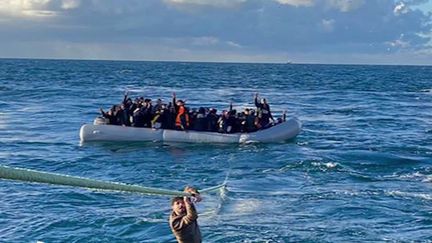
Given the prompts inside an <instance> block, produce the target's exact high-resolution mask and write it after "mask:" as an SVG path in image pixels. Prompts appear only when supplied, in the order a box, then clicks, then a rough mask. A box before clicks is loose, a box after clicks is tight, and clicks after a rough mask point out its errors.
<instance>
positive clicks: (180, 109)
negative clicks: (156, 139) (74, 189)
mask: <svg viewBox="0 0 432 243" xmlns="http://www.w3.org/2000/svg"><path fill="white" fill-rule="evenodd" d="M254 102H255V107H256V109H251V108H245V109H244V110H243V111H242V112H237V110H235V109H233V105H232V102H231V103H230V105H229V110H223V111H222V113H221V114H218V113H217V110H216V109H215V108H205V107H200V108H199V109H192V110H190V109H188V108H187V107H186V106H185V102H184V101H183V100H180V99H177V97H176V94H175V93H173V94H172V102H169V103H168V104H165V103H163V102H162V100H161V99H157V100H156V103H155V104H153V103H152V100H151V99H149V98H146V99H144V97H139V98H136V99H135V100H132V99H131V98H130V97H129V96H128V93H127V92H126V93H125V95H124V99H123V101H122V102H121V104H118V105H113V106H112V107H111V109H110V110H109V111H107V112H105V111H104V110H103V109H102V108H101V109H100V112H101V114H102V116H103V117H104V118H105V121H106V123H107V124H111V125H121V126H133V127H147V128H155V129H159V128H161V129H175V130H195V131H209V132H220V133H236V132H254V131H257V130H260V129H265V128H268V127H270V126H273V125H275V124H277V123H281V122H283V121H284V120H285V119H286V114H285V112H284V114H283V117H282V118H279V119H276V120H275V119H274V118H273V115H272V113H271V111H270V106H269V104H268V103H267V100H266V99H265V98H262V99H261V100H259V99H258V93H256V94H255V99H254Z"/></svg>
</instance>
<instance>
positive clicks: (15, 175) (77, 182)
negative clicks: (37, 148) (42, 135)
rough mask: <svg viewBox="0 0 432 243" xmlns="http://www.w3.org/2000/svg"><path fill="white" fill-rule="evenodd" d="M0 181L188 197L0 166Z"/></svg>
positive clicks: (211, 188) (183, 193)
mask: <svg viewBox="0 0 432 243" xmlns="http://www.w3.org/2000/svg"><path fill="white" fill-rule="evenodd" d="M0 179H7V180H17V181H25V182H37V183H47V184H53V185H63V186H76V187H83V188H89V189H100V190H109V191H118V192H132V193H140V194H156V195H165V196H190V194H189V193H185V192H181V191H174V190H166V189H159V188H152V187H144V186H138V185H131V184H125V183H119V182H110V181H101V180H94V179H89V178H83V177H78V176H69V175H62V174H57V173H49V172H42V171H37V170H29V169H21V168H13V167H9V166H3V165H0ZM224 187H225V183H223V184H221V185H218V186H214V187H209V188H205V189H202V190H199V191H200V193H210V192H214V191H217V190H220V189H221V188H224Z"/></svg>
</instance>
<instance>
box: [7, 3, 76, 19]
mask: <svg viewBox="0 0 432 243" xmlns="http://www.w3.org/2000/svg"><path fill="white" fill-rule="evenodd" d="M79 5H80V0H60V1H55V0H2V1H0V17H18V18H43V17H54V16H58V15H59V12H60V11H63V10H69V9H74V8H77V7H78V6H79Z"/></svg>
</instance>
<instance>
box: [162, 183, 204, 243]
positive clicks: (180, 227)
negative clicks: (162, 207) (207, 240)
mask: <svg viewBox="0 0 432 243" xmlns="http://www.w3.org/2000/svg"><path fill="white" fill-rule="evenodd" d="M184 191H185V192H187V193H190V194H191V195H192V196H191V197H188V196H185V197H174V198H173V199H172V200H171V209H172V212H171V215H170V218H169V225H170V228H171V231H172V232H173V234H174V236H175V237H176V239H177V242H179V243H182V242H193V243H195V242H197V243H198V242H201V241H202V239H201V231H200V229H199V226H198V222H197V219H198V214H197V211H196V209H195V205H194V204H193V202H192V201H196V202H200V201H201V197H200V195H199V192H198V191H197V190H196V189H195V188H193V187H189V186H187V187H186V188H185V189H184Z"/></svg>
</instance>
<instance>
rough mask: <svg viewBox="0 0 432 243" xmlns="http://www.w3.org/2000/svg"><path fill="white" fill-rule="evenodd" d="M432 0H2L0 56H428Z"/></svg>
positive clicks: (359, 59)
mask: <svg viewBox="0 0 432 243" xmlns="http://www.w3.org/2000/svg"><path fill="white" fill-rule="evenodd" d="M431 38H432V0H404V1H399V0H397V1H396V0H0V58H56V59H57V58H58V59H103V60H148V61H208V62H265V63H267V62H270V63H286V62H294V63H324V64H326V63H328V64H334V63H337V64H408V65H432V40H431Z"/></svg>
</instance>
